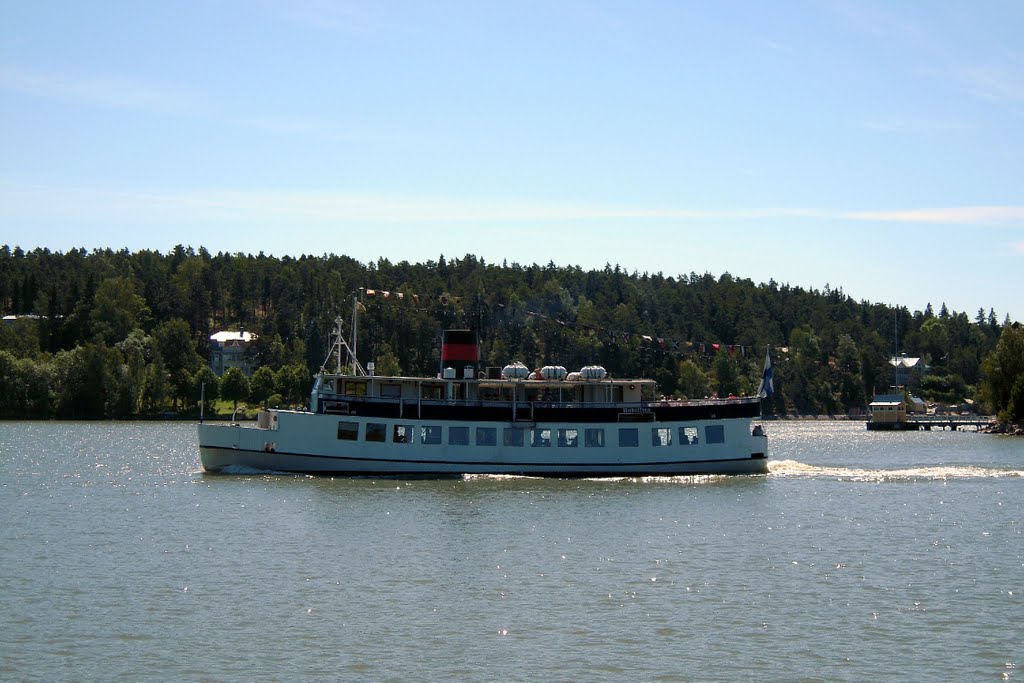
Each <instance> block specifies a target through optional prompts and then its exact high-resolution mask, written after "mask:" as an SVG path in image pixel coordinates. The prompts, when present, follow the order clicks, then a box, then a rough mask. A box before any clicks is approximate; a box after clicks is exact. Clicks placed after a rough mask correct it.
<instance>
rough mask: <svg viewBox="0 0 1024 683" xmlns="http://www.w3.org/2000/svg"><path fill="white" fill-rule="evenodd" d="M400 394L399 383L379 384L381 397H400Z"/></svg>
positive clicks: (400, 387)
mask: <svg viewBox="0 0 1024 683" xmlns="http://www.w3.org/2000/svg"><path fill="white" fill-rule="evenodd" d="M401 396H402V385H401V384H381V385H380V397H381V398H401Z"/></svg>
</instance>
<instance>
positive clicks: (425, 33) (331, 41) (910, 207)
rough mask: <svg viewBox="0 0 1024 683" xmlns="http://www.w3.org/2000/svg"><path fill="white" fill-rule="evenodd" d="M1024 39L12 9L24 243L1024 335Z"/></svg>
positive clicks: (1021, 22)
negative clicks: (881, 310)
mask: <svg viewBox="0 0 1024 683" xmlns="http://www.w3.org/2000/svg"><path fill="white" fill-rule="evenodd" d="M1022 35H1024V4H1022V3H1020V2H1017V1H1016V0H1014V1H999V0H986V1H985V2H981V3H954V2H913V1H910V0H908V1H906V2H899V3H886V2H845V1H842V0H836V1H831V0H821V1H807V2H779V3H762V2H718V3H710V2H638V3H611V2H608V3H597V2H575V1H573V0H567V1H564V2H558V3H532V2H524V3H493V2H466V3H445V2H440V3H418V2H417V3H378V2H374V3H370V2H330V1H329V0H245V1H242V0H209V1H206V2H198V1H192V0H180V1H179V2H174V3H155V2H152V3H151V2H128V1H125V2H96V3H71V2H46V1H40V2H33V3H14V2H7V3H3V4H2V6H0V243H7V244H10V245H12V246H13V245H20V246H21V247H22V248H25V249H32V248H35V247H37V246H40V247H47V248H49V249H51V250H61V251H64V250H67V249H70V248H74V247H79V246H84V247H86V248H90V249H91V248H94V247H112V248H115V249H117V248H122V247H127V248H129V249H132V250H135V249H141V248H152V249H159V250H161V251H167V250H168V249H170V248H172V247H173V246H174V245H175V244H178V243H181V244H190V245H193V246H195V247H198V246H205V247H206V248H208V249H209V250H210V251H212V252H218V251H230V252H238V251H241V252H247V253H250V252H251V253H255V252H258V251H263V252H265V253H271V254H275V255H279V256H280V255H284V254H292V255H298V254H302V253H309V254H323V253H328V252H333V253H344V254H348V255H350V256H353V257H355V258H357V259H359V260H361V261H371V260H376V259H377V258H380V257H385V258H388V259H390V260H392V261H400V260H409V261H426V260H436V259H437V257H438V256H439V255H440V254H444V255H445V256H448V257H453V256H461V255H464V254H466V253H473V254H477V255H479V256H481V257H483V258H485V259H486V260H488V261H494V262H499V263H500V262H501V261H502V260H503V259H507V260H508V261H509V262H512V261H518V262H520V263H533V262H538V263H547V262H549V261H554V262H555V263H556V264H559V265H580V266H582V267H584V268H600V267H603V266H604V264H605V263H612V264H616V263H618V264H620V265H622V266H623V267H624V268H626V269H627V270H629V271H633V270H636V271H639V272H643V271H648V272H659V271H660V272H662V273H664V274H666V275H674V274H677V273H689V272H693V271H695V272H698V273H704V272H705V271H706V272H711V273H713V274H715V275H718V274H721V273H722V272H725V271H728V272H730V273H732V274H733V275H734V276H738V277H747V278H751V279H753V280H754V281H756V282H765V281H768V280H769V279H775V280H776V281H777V282H780V283H783V282H788V283H790V284H793V285H799V286H803V287H815V288H822V287H824V286H825V285H826V284H829V285H830V286H832V287H833V288H837V287H841V288H842V289H843V290H844V291H845V292H846V293H848V294H850V295H851V296H853V297H854V298H856V299H858V300H859V299H867V300H871V301H879V302H884V303H890V304H900V305H904V306H907V307H909V308H910V309H911V310H914V309H923V308H924V307H925V305H926V304H927V303H929V302H931V303H932V304H933V306H934V307H935V308H936V309H938V307H939V305H940V304H942V303H943V302H945V303H947V305H948V306H949V307H950V308H953V309H956V310H962V311H966V312H967V313H968V314H969V315H970V316H971V317H972V318H973V316H974V314H975V312H976V311H977V309H978V308H979V307H984V308H985V310H986V311H987V310H988V309H989V308H990V307H991V308H995V310H996V313H997V315H998V316H999V319H1000V321H1001V320H1002V319H1003V317H1004V315H1005V314H1007V313H1009V314H1010V316H1011V318H1013V319H1015V320H1024V163H1022V162H1024V47H1021V40H1020V36H1022ZM378 286H387V283H378Z"/></svg>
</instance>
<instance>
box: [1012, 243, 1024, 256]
mask: <svg viewBox="0 0 1024 683" xmlns="http://www.w3.org/2000/svg"><path fill="white" fill-rule="evenodd" d="M1010 248H1011V249H1013V250H1014V251H1019V252H1020V253H1021V254H1024V242H1014V243H1013V244H1011V245H1010Z"/></svg>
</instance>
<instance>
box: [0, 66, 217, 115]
mask: <svg viewBox="0 0 1024 683" xmlns="http://www.w3.org/2000/svg"><path fill="white" fill-rule="evenodd" d="M0 88H3V89H6V90H13V91H17V92H22V93H27V94H29V95H33V96H36V97H48V98H53V99H61V100H70V101H74V102H85V103H87V104H92V105H99V106H104V107H112V108H117V109H143V110H148V111H156V112H161V113H185V112H192V111H195V110H197V109H198V108H199V106H198V102H197V101H196V99H195V98H194V97H192V96H191V95H189V94H188V93H186V92H183V91H180V90H176V89H174V88H169V87H166V86H164V85H160V84H157V83H152V82H149V81H145V80H139V79H133V78H125V77H123V76H114V75H96V74H85V73H81V72H72V71H46V70H40V69H26V68H22V67H16V66H8V65H0Z"/></svg>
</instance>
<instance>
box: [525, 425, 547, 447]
mask: <svg viewBox="0 0 1024 683" xmlns="http://www.w3.org/2000/svg"><path fill="white" fill-rule="evenodd" d="M530 445H531V446H533V447H534V448H536V447H538V446H540V447H547V446H550V445H551V430H550V429H534V430H533V431H532V432H531V433H530Z"/></svg>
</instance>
